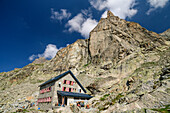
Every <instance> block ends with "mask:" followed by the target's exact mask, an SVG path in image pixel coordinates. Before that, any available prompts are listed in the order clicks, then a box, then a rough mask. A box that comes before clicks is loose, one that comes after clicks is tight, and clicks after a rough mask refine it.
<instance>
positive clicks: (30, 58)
mask: <svg viewBox="0 0 170 113" xmlns="http://www.w3.org/2000/svg"><path fill="white" fill-rule="evenodd" d="M35 58H37V55H34V54H33V55H31V56H30V57H29V60H30V61H32V60H34V59H35Z"/></svg>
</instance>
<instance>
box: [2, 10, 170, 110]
mask: <svg viewBox="0 0 170 113" xmlns="http://www.w3.org/2000/svg"><path fill="white" fill-rule="evenodd" d="M169 32H170V31H169V30H167V31H165V32H164V33H161V34H157V33H155V32H152V31H148V30H146V29H145V28H143V27H142V26H140V25H139V24H138V23H135V22H128V21H125V20H123V19H120V18H118V17H116V16H114V15H113V14H112V13H111V12H110V11H108V14H107V18H102V19H101V20H100V21H99V23H98V25H97V26H96V27H95V28H94V29H93V30H92V31H91V33H90V38H89V39H86V40H83V39H81V40H77V41H76V42H75V43H73V44H71V45H69V46H67V47H66V48H63V49H61V50H60V51H58V52H57V54H56V56H55V57H54V58H53V59H51V60H49V61H46V60H45V59H43V58H40V59H37V60H36V61H34V62H33V63H31V64H29V65H27V66H25V67H23V68H21V69H15V70H13V71H10V72H3V73H0V86H1V87H0V95H1V96H0V108H1V110H2V111H3V110H4V109H7V107H9V106H10V109H11V110H12V109H14V108H16V107H15V105H16V104H15V103H17V102H18V101H21V100H22V99H23V100H22V101H25V100H24V98H25V99H26V98H27V97H32V98H31V99H27V100H31V101H36V96H37V95H38V87H37V86H38V85H39V84H41V83H42V82H44V81H46V80H48V79H50V78H52V77H54V76H56V75H58V74H60V73H62V72H64V71H67V70H69V69H70V70H71V71H72V72H73V73H74V74H75V75H76V76H77V78H78V79H79V80H80V82H81V83H82V84H83V85H84V86H85V87H86V89H87V90H88V91H89V93H91V94H93V95H94V96H95V97H94V98H93V99H91V101H90V104H91V106H92V107H95V108H97V109H98V110H99V111H100V112H113V111H114V112H116V111H118V112H123V111H141V112H143V111H148V112H150V110H151V108H152V109H154V110H158V108H161V107H164V106H165V105H169V103H170V98H169V97H170V95H169V87H170V84H169V76H170V57H169V56H170V48H169V47H170V45H169V44H170V43H169V41H170V40H169ZM10 109H8V110H10Z"/></svg>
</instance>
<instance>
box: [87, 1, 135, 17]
mask: <svg viewBox="0 0 170 113" xmlns="http://www.w3.org/2000/svg"><path fill="white" fill-rule="evenodd" d="M90 4H91V5H92V6H93V7H94V8H95V9H97V10H99V11H101V10H110V11H111V12H113V14H114V15H116V16H119V17H120V18H122V19H125V18H126V17H129V18H130V17H132V16H134V15H135V14H136V13H137V9H134V8H133V7H134V5H135V4H136V0H90ZM106 14H107V13H106V11H105V12H104V13H103V15H102V17H103V18H104V17H106Z"/></svg>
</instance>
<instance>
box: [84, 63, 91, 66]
mask: <svg viewBox="0 0 170 113" xmlns="http://www.w3.org/2000/svg"><path fill="white" fill-rule="evenodd" d="M89 64H91V62H89V63H87V64H85V65H84V66H83V67H87V66H88V65H89Z"/></svg>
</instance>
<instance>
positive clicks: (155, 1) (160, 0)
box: [146, 0, 169, 15]
mask: <svg viewBox="0 0 170 113" xmlns="http://www.w3.org/2000/svg"><path fill="white" fill-rule="evenodd" d="M168 1H169V0H147V2H148V3H149V5H150V9H149V10H148V11H147V13H146V14H147V15H149V14H150V13H151V12H152V11H154V10H155V9H157V8H163V7H165V5H166V3H167V2H168Z"/></svg>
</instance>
